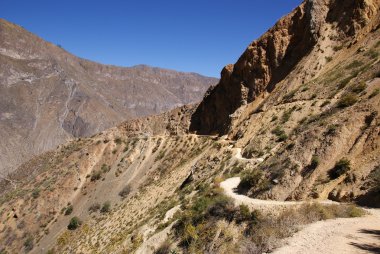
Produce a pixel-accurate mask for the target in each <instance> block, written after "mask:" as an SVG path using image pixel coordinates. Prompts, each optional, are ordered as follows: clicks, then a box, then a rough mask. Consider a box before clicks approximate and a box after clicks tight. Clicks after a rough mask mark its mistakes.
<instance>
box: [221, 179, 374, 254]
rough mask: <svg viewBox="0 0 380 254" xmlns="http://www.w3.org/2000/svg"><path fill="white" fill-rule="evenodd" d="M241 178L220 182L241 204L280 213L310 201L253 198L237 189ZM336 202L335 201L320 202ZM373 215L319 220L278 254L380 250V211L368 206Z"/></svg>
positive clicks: (230, 195) (346, 252)
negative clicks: (285, 208) (237, 191)
mask: <svg viewBox="0 0 380 254" xmlns="http://www.w3.org/2000/svg"><path fill="white" fill-rule="evenodd" d="M239 183H240V177H233V178H229V179H227V180H225V181H223V182H221V183H220V186H221V188H223V190H224V192H225V194H226V195H227V196H229V197H231V198H232V199H234V200H235V203H236V204H237V205H240V204H245V205H247V206H248V207H249V208H251V209H260V210H264V211H267V212H272V213H276V212H278V211H281V210H282V209H281V208H284V207H289V206H294V205H301V204H303V203H305V202H307V201H275V200H260V199H253V198H249V197H247V196H244V195H240V194H237V193H235V192H234V190H235V188H236V187H237V186H238V185H239ZM318 202H319V203H322V204H333V203H336V202H333V201H329V200H326V201H318ZM367 211H368V212H369V213H370V215H368V216H365V217H361V218H338V219H333V220H327V221H319V222H316V223H313V224H310V225H308V226H306V227H305V228H304V229H303V230H301V231H299V232H298V233H296V234H295V235H294V236H293V237H290V238H288V239H285V243H286V244H285V245H284V246H283V247H281V248H279V249H277V250H276V251H275V252H274V253H276V254H301V253H302V254H304V253H308V254H320V253H324V254H336V253H345V254H354V253H380V210H379V209H367Z"/></svg>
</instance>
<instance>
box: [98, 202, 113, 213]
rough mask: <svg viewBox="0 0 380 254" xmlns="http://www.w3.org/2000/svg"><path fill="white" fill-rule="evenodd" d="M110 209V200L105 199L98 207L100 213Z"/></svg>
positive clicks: (107, 211)
mask: <svg viewBox="0 0 380 254" xmlns="http://www.w3.org/2000/svg"><path fill="white" fill-rule="evenodd" d="M110 211H111V202H110V201H106V202H104V203H103V206H102V208H101V209H100V212H101V213H109V212H110Z"/></svg>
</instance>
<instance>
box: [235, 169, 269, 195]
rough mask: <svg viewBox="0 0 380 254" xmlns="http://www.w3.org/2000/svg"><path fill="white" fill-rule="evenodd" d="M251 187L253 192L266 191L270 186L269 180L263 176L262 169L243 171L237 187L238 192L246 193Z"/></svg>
mask: <svg viewBox="0 0 380 254" xmlns="http://www.w3.org/2000/svg"><path fill="white" fill-rule="evenodd" d="M253 187H254V189H255V192H262V191H266V190H268V189H269V188H270V183H269V180H268V179H267V178H266V177H265V176H264V174H263V172H262V171H259V170H253V171H251V172H246V173H244V174H243V175H242V177H241V181H240V184H239V186H238V187H237V189H238V191H239V192H240V193H247V191H249V190H250V189H251V188H253Z"/></svg>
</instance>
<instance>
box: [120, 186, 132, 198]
mask: <svg viewBox="0 0 380 254" xmlns="http://www.w3.org/2000/svg"><path fill="white" fill-rule="evenodd" d="M129 193H131V186H130V185H129V184H127V185H126V186H125V187H124V188H123V189H122V190H121V191H120V192H119V196H120V197H122V198H126V197H127V196H128V195H129Z"/></svg>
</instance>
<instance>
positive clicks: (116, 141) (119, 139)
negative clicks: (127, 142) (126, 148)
mask: <svg viewBox="0 0 380 254" xmlns="http://www.w3.org/2000/svg"><path fill="white" fill-rule="evenodd" d="M114 141H115V143H116V144H117V145H120V144H121V142H122V140H121V138H119V137H117V138H115V140H114Z"/></svg>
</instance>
